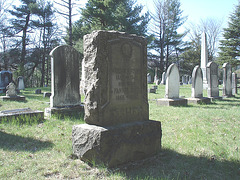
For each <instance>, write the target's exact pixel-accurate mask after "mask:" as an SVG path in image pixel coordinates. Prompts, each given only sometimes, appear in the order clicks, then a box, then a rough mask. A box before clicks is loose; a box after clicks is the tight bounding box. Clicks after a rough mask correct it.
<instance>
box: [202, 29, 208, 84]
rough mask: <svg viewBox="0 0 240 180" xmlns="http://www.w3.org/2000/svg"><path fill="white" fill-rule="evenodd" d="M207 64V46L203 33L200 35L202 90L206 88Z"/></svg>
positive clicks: (205, 36)
mask: <svg viewBox="0 0 240 180" xmlns="http://www.w3.org/2000/svg"><path fill="white" fill-rule="evenodd" d="M207 64H208V46H207V35H206V33H205V32H203V33H202V45H201V69H202V73H203V89H207V88H208V81H207V70H206V67H207Z"/></svg>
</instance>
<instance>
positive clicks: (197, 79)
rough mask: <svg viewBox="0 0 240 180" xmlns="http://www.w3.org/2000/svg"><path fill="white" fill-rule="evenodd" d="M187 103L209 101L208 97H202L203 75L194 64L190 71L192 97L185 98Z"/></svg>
mask: <svg viewBox="0 0 240 180" xmlns="http://www.w3.org/2000/svg"><path fill="white" fill-rule="evenodd" d="M187 100H188V103H194V104H201V103H210V102H211V100H210V98H204V97H203V75H202V70H201V68H200V67H199V66H195V68H194V69H193V72H192V97H191V98H187Z"/></svg>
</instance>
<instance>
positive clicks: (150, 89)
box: [148, 88, 156, 93]
mask: <svg viewBox="0 0 240 180" xmlns="http://www.w3.org/2000/svg"><path fill="white" fill-rule="evenodd" d="M148 93H156V89H154V88H149V89H148Z"/></svg>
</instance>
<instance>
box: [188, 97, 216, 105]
mask: <svg viewBox="0 0 240 180" xmlns="http://www.w3.org/2000/svg"><path fill="white" fill-rule="evenodd" d="M187 101H188V104H210V103H211V98H207V97H202V98H187Z"/></svg>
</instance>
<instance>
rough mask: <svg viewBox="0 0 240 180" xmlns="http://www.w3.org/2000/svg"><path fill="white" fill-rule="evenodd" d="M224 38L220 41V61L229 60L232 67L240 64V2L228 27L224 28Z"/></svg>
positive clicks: (231, 16) (221, 62) (220, 62)
mask: <svg viewBox="0 0 240 180" xmlns="http://www.w3.org/2000/svg"><path fill="white" fill-rule="evenodd" d="M223 37H224V39H223V40H221V41H220V50H221V51H220V52H219V59H218V63H219V64H220V65H222V64H223V63H225V62H229V63H230V64H231V65H232V67H236V66H237V65H240V61H239V60H240V59H239V58H240V38H239V37H240V2H239V4H238V5H237V6H236V8H235V11H234V12H233V13H232V14H231V15H230V19H229V22H228V27H227V28H224V32H223Z"/></svg>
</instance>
